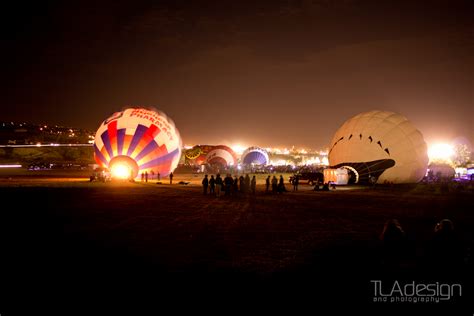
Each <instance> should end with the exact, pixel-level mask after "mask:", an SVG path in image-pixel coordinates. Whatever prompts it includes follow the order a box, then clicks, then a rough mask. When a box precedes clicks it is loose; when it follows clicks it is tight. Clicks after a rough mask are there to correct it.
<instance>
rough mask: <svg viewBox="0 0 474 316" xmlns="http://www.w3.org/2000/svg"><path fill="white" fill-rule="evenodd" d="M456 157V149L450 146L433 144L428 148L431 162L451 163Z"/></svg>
mask: <svg viewBox="0 0 474 316" xmlns="http://www.w3.org/2000/svg"><path fill="white" fill-rule="evenodd" d="M453 156H454V147H453V146H451V145H450V144H443V143H439V144H433V145H431V146H429V148H428V157H429V159H430V162H431V161H446V162H450V161H451V158H452V157H453Z"/></svg>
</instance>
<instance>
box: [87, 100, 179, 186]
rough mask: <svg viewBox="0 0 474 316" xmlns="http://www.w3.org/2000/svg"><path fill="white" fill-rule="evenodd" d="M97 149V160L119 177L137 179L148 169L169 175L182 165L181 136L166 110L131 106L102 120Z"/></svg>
mask: <svg viewBox="0 0 474 316" xmlns="http://www.w3.org/2000/svg"><path fill="white" fill-rule="evenodd" d="M94 150H95V151H94V157H95V160H96V161H97V163H98V164H99V165H100V166H102V167H106V168H109V169H110V170H111V171H112V173H113V174H115V175H116V176H117V177H120V178H130V177H133V178H135V177H136V176H137V175H138V174H139V173H140V172H145V171H147V172H148V173H151V172H152V171H153V172H154V173H158V172H159V173H160V174H161V175H162V176H166V175H168V174H169V173H170V172H172V171H173V170H174V169H175V168H176V166H177V165H178V162H179V159H180V157H181V137H180V135H179V132H178V130H177V129H176V127H175V125H174V123H173V121H172V120H171V119H169V118H168V117H167V116H166V115H165V114H164V113H162V112H159V111H152V110H148V109H144V108H128V109H126V110H124V111H122V112H116V113H114V114H113V115H112V116H111V117H109V118H108V119H106V120H105V121H104V122H103V123H102V125H101V126H100V127H99V129H98V130H97V133H96V135H95V142H94ZM114 171H115V172H114ZM127 173H128V175H127Z"/></svg>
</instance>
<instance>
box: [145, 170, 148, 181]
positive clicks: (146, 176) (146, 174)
mask: <svg viewBox="0 0 474 316" xmlns="http://www.w3.org/2000/svg"><path fill="white" fill-rule="evenodd" d="M145 182H146V183H148V171H146V170H145Z"/></svg>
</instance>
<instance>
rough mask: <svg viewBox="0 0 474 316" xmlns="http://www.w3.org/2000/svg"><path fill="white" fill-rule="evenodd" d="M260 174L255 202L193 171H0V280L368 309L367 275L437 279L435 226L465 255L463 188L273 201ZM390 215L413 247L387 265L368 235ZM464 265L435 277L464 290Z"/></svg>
mask: <svg viewBox="0 0 474 316" xmlns="http://www.w3.org/2000/svg"><path fill="white" fill-rule="evenodd" d="M287 176H288V175H285V178H286V179H287ZM263 179H264V177H263V176H261V177H259V185H258V186H257V194H256V195H237V196H229V197H226V196H224V197H220V198H216V197H213V196H204V195H203V194H202V191H201V187H200V186H199V185H198V183H200V180H201V176H199V177H195V176H193V175H177V176H176V177H175V179H174V182H175V183H177V182H179V181H189V182H191V183H190V184H189V185H179V184H173V185H169V184H167V183H163V184H156V182H155V181H150V182H148V183H141V182H135V183H130V182H110V183H98V182H92V183H90V182H89V181H88V180H87V178H85V177H81V176H78V175H77V174H74V175H73V176H64V175H63V176H60V175H54V176H51V177H47V175H44V176H37V177H30V176H27V175H13V176H9V177H5V176H3V177H2V179H1V181H0V192H1V194H0V197H1V200H2V202H3V205H4V206H3V207H2V211H1V214H2V218H1V223H2V226H3V227H2V232H3V233H4V234H5V236H4V239H3V240H4V241H5V243H6V245H5V246H6V248H5V249H6V250H5V251H4V258H5V260H4V263H5V264H6V267H7V268H5V269H4V271H9V272H6V273H5V272H4V275H3V277H4V278H6V279H7V281H6V282H7V283H6V284H9V286H11V287H12V292H11V293H19V292H18V291H20V292H21V291H22V289H23V290H24V289H25V285H28V286H27V288H28V291H29V294H31V291H32V292H33V293H37V291H40V289H41V286H42V285H43V284H44V283H48V284H52V285H53V286H54V287H55V288H56V289H65V290H67V291H73V292H75V289H76V288H77V287H80V286H86V287H88V291H89V292H90V293H94V294H98V293H100V292H101V291H102V290H100V289H103V290H105V291H112V292H113V293H115V292H116V291H118V292H120V291H123V292H124V293H125V292H129V291H131V289H135V290H137V291H139V292H140V289H142V287H144V284H148V283H150V284H160V288H161V286H165V287H166V288H169V289H170V291H185V292H186V293H188V292H187V291H197V293H200V291H201V288H202V286H204V284H206V286H211V287H215V288H213V290H212V292H214V290H217V292H220V290H219V289H222V290H223V291H229V293H230V292H232V293H233V292H234V291H236V289H238V288H239V287H241V286H244V288H246V291H247V292H248V293H253V294H257V293H259V292H260V291H263V292H264V293H272V296H274V297H280V296H282V297H287V298H288V297H293V298H295V299H296V300H300V299H302V298H304V297H308V296H309V297H319V298H320V299H321V298H324V300H326V299H330V298H332V299H333V298H334V297H339V298H344V299H345V300H346V301H351V302H352V303H351V304H358V303H361V304H369V306H372V305H370V293H371V291H372V289H371V288H370V287H369V286H370V283H369V282H370V280H372V279H374V278H376V279H381V278H388V277H392V278H393V277H394V276H395V277H403V278H414V279H428V280H436V278H438V277H440V273H439V271H434V270H432V269H430V267H429V266H426V264H425V261H424V257H423V256H424V247H425V244H426V242H427V241H428V240H430V238H431V237H432V234H433V227H434V225H435V224H436V223H437V222H438V221H439V220H441V219H443V218H450V219H452V220H453V222H454V224H455V228H456V230H457V232H458V234H459V236H460V239H461V240H462V242H463V245H465V246H466V247H465V248H466V250H467V251H468V250H469V249H471V247H472V240H473V236H472V233H473V232H474V213H473V212H472V210H473V209H474V207H473V206H474V201H473V194H472V188H470V189H465V190H462V191H461V190H457V191H448V192H444V191H442V190H440V189H439V188H437V187H428V186H426V185H412V186H399V187H392V188H384V187H378V188H375V189H372V188H363V187H346V188H341V187H340V188H338V189H336V190H333V191H330V192H316V191H313V190H312V187H310V186H307V185H302V186H300V191H298V192H286V193H284V194H281V195H272V194H265V192H264V186H263V185H262V183H263V182H262V181H263ZM163 182H164V181H163ZM287 189H290V187H289V185H287ZM391 218H397V219H398V220H399V221H400V222H401V224H402V226H403V228H404V230H405V231H406V233H407V237H408V239H409V240H410V243H411V246H412V247H413V249H414V251H413V254H412V256H411V257H410V258H409V259H408V260H407V261H406V262H405V263H404V264H403V266H396V267H390V268H387V267H386V266H384V265H382V264H381V260H380V256H379V253H380V251H379V249H380V242H379V240H378V236H379V234H380V233H381V231H382V228H383V225H384V222H385V221H386V220H388V219H391ZM468 259H469V258H467V259H466V263H465V265H463V266H462V267H460V268H459V269H457V270H455V271H444V272H445V273H442V274H441V275H443V277H444V278H448V279H449V280H453V281H459V282H463V284H466V291H470V289H471V288H472V281H471V279H470V278H469V277H468V275H469V274H468V273H467V272H466V271H468V270H469V269H470V268H472V261H469V260H468ZM308 286H309V288H310V289H309V290H304V289H306V288H307V287H308ZM119 289H121V290H119ZM156 290H157V289H156ZM28 291H27V292H28ZM132 292H133V291H132ZM247 292H246V293H247ZM55 293H56V294H55V295H60V293H61V291H58V292H55ZM120 293H121V292H120ZM120 293H118V294H117V295H120ZM147 293H148V294H150V292H147ZM153 293H154V292H153ZM193 293H194V292H193ZM284 293H285V294H284ZM296 293H298V295H296ZM471 293H472V292H471ZM63 294H64V293H63ZM188 294H189V293H188ZM214 294H215V293H214ZM24 295H27V294H24ZM75 295H77V293H75ZM232 295H234V294H232ZM285 295H287V296H285ZM305 302H306V301H305Z"/></svg>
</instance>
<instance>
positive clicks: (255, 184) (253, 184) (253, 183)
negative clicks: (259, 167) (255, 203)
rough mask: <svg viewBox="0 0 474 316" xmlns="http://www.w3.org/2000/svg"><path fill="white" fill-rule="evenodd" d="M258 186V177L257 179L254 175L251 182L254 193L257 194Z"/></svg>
mask: <svg viewBox="0 0 474 316" xmlns="http://www.w3.org/2000/svg"><path fill="white" fill-rule="evenodd" d="M256 188H257V179H255V176H253V177H252V181H251V182H250V189H251V190H252V194H255V189H256Z"/></svg>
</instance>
